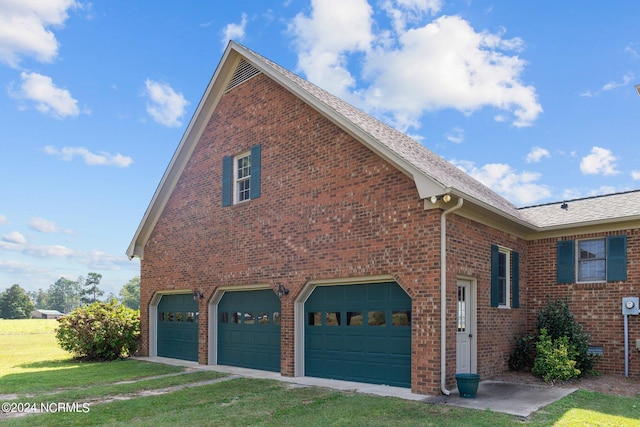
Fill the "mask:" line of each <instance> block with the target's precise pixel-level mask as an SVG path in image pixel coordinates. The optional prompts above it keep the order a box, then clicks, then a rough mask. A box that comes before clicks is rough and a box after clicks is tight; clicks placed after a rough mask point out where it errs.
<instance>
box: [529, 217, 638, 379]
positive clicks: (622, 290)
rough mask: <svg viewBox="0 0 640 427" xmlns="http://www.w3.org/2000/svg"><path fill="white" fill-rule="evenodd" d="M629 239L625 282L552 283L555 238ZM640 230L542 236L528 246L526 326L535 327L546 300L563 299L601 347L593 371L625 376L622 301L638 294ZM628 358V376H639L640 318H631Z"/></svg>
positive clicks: (595, 342)
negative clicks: (638, 345) (527, 315)
mask: <svg viewBox="0 0 640 427" xmlns="http://www.w3.org/2000/svg"><path fill="white" fill-rule="evenodd" d="M622 234H626V235H627V280H626V281H624V282H608V283H596V284H577V283H571V284H558V283H556V267H557V259H556V244H557V242H558V240H570V239H573V240H578V239H585V238H593V237H604V236H608V235H611V236H613V235H622ZM639 253H640V232H639V230H638V229H628V230H621V231H615V232H608V233H593V234H582V235H570V236H565V237H563V238H561V239H558V238H546V239H538V240H534V241H531V242H530V243H529V266H528V268H529V279H530V283H531V286H530V288H529V297H530V300H529V301H530V304H529V325H530V329H531V331H533V329H534V328H535V325H536V321H537V313H538V311H539V310H540V309H541V308H543V307H545V306H546V305H547V304H548V302H549V300H551V301H555V300H557V299H562V300H564V299H566V300H567V301H568V303H569V309H570V310H571V313H572V314H573V315H574V317H575V319H576V321H577V322H578V323H580V324H581V325H582V326H583V329H584V331H585V332H588V333H589V334H590V335H591V345H595V346H603V347H604V356H603V357H602V359H601V360H600V362H599V363H598V364H597V365H596V367H595V369H596V370H597V371H600V372H605V373H614V374H624V323H623V315H622V298H623V297H629V296H640V263H638V254H639ZM628 320H629V342H630V351H629V354H630V356H631V360H630V362H629V374H630V375H635V376H637V375H640V353H639V352H638V351H637V350H636V349H635V341H636V339H640V316H629V319H628Z"/></svg>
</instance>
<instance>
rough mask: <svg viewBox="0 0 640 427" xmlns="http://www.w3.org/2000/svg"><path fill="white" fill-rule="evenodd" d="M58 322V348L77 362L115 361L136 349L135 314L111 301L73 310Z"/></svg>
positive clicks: (135, 312) (136, 329) (136, 324)
mask: <svg viewBox="0 0 640 427" xmlns="http://www.w3.org/2000/svg"><path fill="white" fill-rule="evenodd" d="M58 322H59V325H58V329H57V330H56V339H57V340H58V344H59V345H60V347H62V348H63V349H64V350H66V351H69V352H71V353H72V354H74V356H75V357H76V358H78V359H87V360H115V359H118V358H121V357H126V356H129V355H132V354H133V353H134V352H135V351H136V349H137V344H138V336H139V335H140V318H139V313H138V311H136V310H132V309H130V308H126V307H125V306H123V305H119V304H117V302H116V301H115V300H111V301H110V302H95V303H93V304H91V305H88V306H83V307H80V308H77V309H76V310H74V311H73V312H71V313H70V314H68V315H66V316H64V317H62V318H60V319H58Z"/></svg>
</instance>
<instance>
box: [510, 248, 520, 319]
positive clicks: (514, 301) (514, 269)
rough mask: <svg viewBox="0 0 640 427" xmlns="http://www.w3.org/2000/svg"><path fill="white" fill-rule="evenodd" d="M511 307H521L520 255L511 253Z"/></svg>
mask: <svg viewBox="0 0 640 427" xmlns="http://www.w3.org/2000/svg"><path fill="white" fill-rule="evenodd" d="M511 307H513V308H519V307H520V254H519V253H518V252H515V251H514V252H511Z"/></svg>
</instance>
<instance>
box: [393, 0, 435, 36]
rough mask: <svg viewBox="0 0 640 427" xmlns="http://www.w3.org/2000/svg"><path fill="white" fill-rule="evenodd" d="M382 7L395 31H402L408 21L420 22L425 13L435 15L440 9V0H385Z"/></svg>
mask: <svg viewBox="0 0 640 427" xmlns="http://www.w3.org/2000/svg"><path fill="white" fill-rule="evenodd" d="M382 8H383V9H384V10H385V12H387V15H388V16H389V19H391V22H392V25H393V28H394V30H395V31H396V32H401V31H404V30H405V28H406V26H407V25H408V24H410V23H416V22H420V20H421V19H422V18H423V17H424V16H425V15H427V14H431V15H435V14H436V13H438V12H440V10H441V9H442V1H441V0H387V1H384V2H383V3H382Z"/></svg>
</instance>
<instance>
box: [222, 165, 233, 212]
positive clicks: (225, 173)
mask: <svg viewBox="0 0 640 427" xmlns="http://www.w3.org/2000/svg"><path fill="white" fill-rule="evenodd" d="M232 181H233V157H231V156H224V157H223V158H222V206H230V205H231V183H232Z"/></svg>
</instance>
